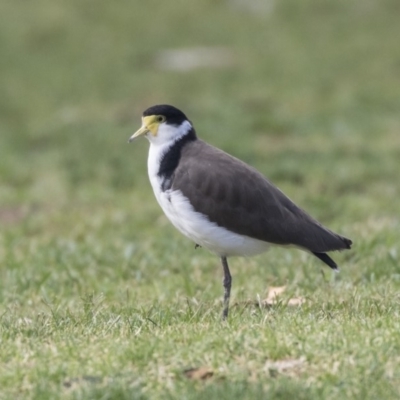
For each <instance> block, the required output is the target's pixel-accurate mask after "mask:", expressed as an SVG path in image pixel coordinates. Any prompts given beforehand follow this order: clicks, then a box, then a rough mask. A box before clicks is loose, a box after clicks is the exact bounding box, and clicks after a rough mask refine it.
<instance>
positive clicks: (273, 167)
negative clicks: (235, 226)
mask: <svg viewBox="0 0 400 400" xmlns="http://www.w3.org/2000/svg"><path fill="white" fill-rule="evenodd" d="M399 15H400V3H399V2H398V1H397V0H381V1H378V0H371V1H366V0H354V1H345V0H339V1H336V2H328V1H324V0H306V1H302V2H299V1H296V0H282V1H279V2H278V1H274V0H268V1H265V2H262V1H258V0H248V1H241V0H224V1H193V2H183V1H176V2H156V1H154V0H149V1H146V2H143V1H139V0H135V1H126V0H117V1H114V2H110V1H106V0H97V1H96V2H94V1H89V0H69V1H68V2H67V1H61V0H56V1H54V0H53V1H50V0H37V1H35V2H24V1H21V0H4V1H2V2H1V4H0V92H1V96H0V317H1V318H0V361H1V362H0V399H214V398H218V399H220V400H221V399H262V398H277V399H345V398H348V399H397V398H399V397H400V201H399V197H400V113H399V110H400V46H399V38H400V24H399V22H398V20H399ZM185 52H186V53H185ZM182 54H183V57H182ZM199 54H200V56H199ZM177 60H178V61H177ZM157 103H169V104H173V105H175V106H177V107H179V108H181V109H183V111H185V113H186V114H187V115H188V116H189V118H190V119H191V120H192V121H193V123H194V125H195V127H196V129H197V132H198V135H199V136H200V137H201V138H203V139H204V140H206V141H208V142H209V143H211V144H213V145H215V146H218V147H220V148H222V149H224V150H225V151H227V152H229V153H231V154H233V155H235V156H236V157H239V158H241V159H242V160H244V161H246V162H247V163H249V164H251V165H252V166H254V167H256V168H257V169H258V170H260V171H261V172H262V173H263V174H265V175H266V176H268V178H269V179H270V180H272V181H273V182H274V183H275V184H276V185H277V186H279V187H280V188H281V189H282V190H283V191H284V192H285V193H286V194H288V195H289V196H290V197H291V198H292V199H293V200H295V202H296V203H298V204H299V205H300V206H302V207H304V208H305V209H306V210H307V211H308V212H309V213H310V214H312V215H313V216H314V217H316V218H318V219H319V220H320V221H321V222H323V223H324V224H325V225H327V226H328V227H330V228H331V229H333V230H335V231H337V232H338V233H340V234H342V235H344V236H347V237H349V238H351V239H352V240H353V242H354V246H353V249H352V250H351V251H346V252H343V253H336V254H331V255H332V257H333V258H334V259H335V260H336V261H337V263H338V264H339V266H340V269H341V272H340V273H339V274H335V273H333V272H331V271H330V270H329V268H327V267H326V266H324V265H323V264H322V263H321V262H319V261H318V260H317V259H314V258H312V257H311V256H310V255H308V254H306V253H302V252H300V251H298V250H287V249H282V248H275V249H272V250H271V251H269V252H268V253H265V254H263V255H261V256H258V257H254V258H249V259H241V258H236V259H233V258H232V259H231V260H230V266H231V272H232V275H233V290H232V303H231V304H232V308H231V314H230V316H229V319H228V321H227V322H226V323H224V322H222V321H221V311H222V293H223V290H222V284H221V281H222V271H221V267H220V265H219V260H218V258H217V257H215V256H214V255H212V254H209V253H208V252H207V251H206V250H204V249H197V250H195V249H194V244H193V243H191V242H190V241H189V240H187V239H186V238H184V237H183V236H181V235H180V234H179V233H178V232H177V231H175V230H174V228H173V227H172V226H171V225H170V224H169V222H168V221H167V220H166V218H165V217H164V216H163V214H162V211H161V209H160V208H159V206H158V205H157V203H156V200H155V198H154V196H153V193H152V190H151V187H150V184H149V182H148V178H147V167H146V159H147V151H148V143H146V141H145V140H142V141H140V142H135V143H133V144H130V145H128V144H127V139H128V138H129V136H130V135H131V134H132V133H133V132H134V131H135V130H136V129H137V128H138V127H139V126H140V116H141V113H142V111H143V110H144V109H145V108H147V107H148V106H150V105H153V104H157ZM271 288H285V290H284V291H283V293H281V294H280V295H279V296H278V297H276V298H274V299H272V300H271V292H272V291H273V289H271ZM265 299H269V300H268V301H267V302H265ZM292 303H295V304H292ZM297 303H301V304H297Z"/></svg>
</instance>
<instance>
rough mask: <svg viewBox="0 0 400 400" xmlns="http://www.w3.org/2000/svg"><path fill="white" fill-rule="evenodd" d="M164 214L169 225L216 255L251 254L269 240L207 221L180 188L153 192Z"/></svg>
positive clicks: (255, 252)
mask: <svg viewBox="0 0 400 400" xmlns="http://www.w3.org/2000/svg"><path fill="white" fill-rule="evenodd" d="M156 197H157V200H158V201H159V203H160V206H161V208H162V209H163V211H164V213H165V215H166V216H167V217H168V219H169V220H170V221H171V222H172V224H173V225H174V226H175V227H176V228H177V229H178V230H179V231H180V232H182V233H183V234H184V235H185V236H187V237H188V238H189V239H191V240H193V241H194V242H195V243H197V244H199V245H200V246H202V247H205V248H207V249H209V250H210V251H212V252H213V253H216V254H218V255H219V256H224V257H228V256H251V255H255V254H259V253H262V252H264V251H266V250H267V249H268V246H269V245H268V243H267V242H263V241H261V240H257V239H252V238H250V237H248V236H242V235H238V234H236V233H233V232H230V231H228V230H227V229H225V228H222V227H220V226H218V225H217V224H215V223H214V222H210V221H209V220H208V219H207V217H205V216H204V215H203V214H200V213H198V212H196V211H195V210H194V209H193V207H192V205H191V204H190V203H189V201H188V200H187V198H185V197H184V196H183V194H182V193H181V192H180V191H179V190H175V191H172V190H169V191H166V192H161V193H158V196H157V194H156Z"/></svg>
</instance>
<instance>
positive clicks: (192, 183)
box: [129, 105, 352, 319]
mask: <svg viewBox="0 0 400 400" xmlns="http://www.w3.org/2000/svg"><path fill="white" fill-rule="evenodd" d="M140 136H145V137H146V138H147V139H148V140H149V142H150V150H149V156H148V163H147V166H148V174H149V178H150V183H151V186H152V187H153V190H154V194H155V196H156V199H157V201H158V203H159V204H160V206H161V208H162V209H163V211H164V213H165V215H166V216H167V217H168V219H169V220H170V221H171V222H172V224H173V225H174V226H175V227H176V228H177V229H178V230H179V231H180V232H182V233H183V234H184V235H185V236H187V237H188V238H189V239H191V240H193V242H194V243H195V244H196V246H197V245H199V246H202V247H205V248H207V249H208V250H210V251H211V252H213V253H215V254H217V255H218V256H219V257H220V259H221V263H222V267H223V272H224V279H223V286H224V307H223V318H224V319H225V318H226V317H227V315H228V310H229V298H230V291H231V283H232V278H231V274H230V271H229V267H228V262H227V258H228V257H230V256H251V255H255V254H259V253H262V252H264V251H266V250H267V249H268V248H269V247H270V246H271V245H280V246H291V247H297V248H299V249H301V250H306V251H308V252H310V253H311V254H313V255H314V256H316V257H318V258H319V259H320V260H321V261H323V262H324V263H325V264H327V265H328V266H329V267H330V268H332V269H334V270H337V269H338V268H337V265H336V263H335V262H334V261H333V260H332V259H331V258H330V257H329V256H328V255H327V254H326V252H329V251H333V250H343V249H350V247H351V244H352V241H351V240H350V239H347V238H345V237H343V236H340V235H338V234H336V233H334V232H332V231H330V230H329V229H327V228H325V227H324V226H322V225H321V224H320V223H319V222H318V221H316V220H315V219H313V218H312V217H311V216H309V215H308V214H307V213H306V212H305V211H303V210H302V209H301V208H300V207H298V206H296V204H294V203H293V202H292V201H291V200H290V199H289V198H288V197H287V196H285V195H284V194H283V193H282V192H281V191H280V190H279V189H278V188H277V187H275V186H274V185H273V184H272V183H271V182H269V181H268V180H267V179H266V178H265V177H264V176H263V175H261V174H260V173H259V172H258V171H256V170H255V169H254V168H252V167H250V166H249V165H247V164H245V163H244V162H242V161H240V160H238V159H237V158H235V157H232V156H230V155H229V154H227V153H225V152H223V151H222V150H219V149H217V148H215V147H213V146H210V145H209V144H207V143H205V142H203V141H202V140H200V139H198V138H197V135H196V131H195V129H194V127H193V124H192V123H191V122H190V121H189V119H188V118H187V117H186V115H185V114H184V113H183V112H182V111H180V110H178V109H177V108H175V107H173V106H170V105H156V106H153V107H150V108H148V109H147V110H146V111H144V113H143V116H142V126H141V128H140V129H139V130H138V131H137V132H136V133H135V134H133V135H132V136H131V138H130V139H129V141H130V142H131V141H133V140H134V139H136V138H138V137H140Z"/></svg>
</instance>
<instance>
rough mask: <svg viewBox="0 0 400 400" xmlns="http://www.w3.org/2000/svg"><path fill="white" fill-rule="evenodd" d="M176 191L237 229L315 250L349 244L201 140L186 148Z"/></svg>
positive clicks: (175, 179)
mask: <svg viewBox="0 0 400 400" xmlns="http://www.w3.org/2000/svg"><path fill="white" fill-rule="evenodd" d="M172 188H173V189H179V190H180V191H181V192H182V193H183V194H184V195H185V196H186V197H188V198H189V201H190V202H191V204H192V206H193V207H194V209H195V210H196V211H198V212H200V213H202V214H204V215H208V218H209V220H210V221H212V222H215V223H216V224H218V225H219V226H223V227H225V228H227V229H229V230H231V231H233V232H235V233H238V234H241V235H246V236H249V237H252V238H255V239H259V240H263V241H266V242H269V243H274V244H280V245H295V246H299V247H302V248H304V249H307V250H310V251H312V252H325V251H331V250H340V249H345V248H350V245H351V241H350V240H349V239H346V238H344V237H342V236H339V235H337V234H335V233H334V232H332V231H330V230H328V229H327V228H325V227H323V226H322V225H321V224H320V223H319V222H318V221H316V220H315V219H313V218H312V217H310V216H309V215H308V214H307V213H306V212H305V211H303V210H302V209H301V208H299V207H298V206H296V205H295V204H294V203H293V202H292V201H291V200H290V199H289V198H288V197H287V196H285V195H284V194H283V193H282V192H281V191H280V190H279V189H278V188H277V187H275V186H274V185H273V184H272V183H270V182H269V181H268V180H267V179H266V178H265V177H264V176H262V175H261V174H260V173H259V172H258V171H256V170H255V169H254V168H252V167H250V166H248V165H247V164H245V163H243V162H242V161H240V160H238V159H236V158H234V157H232V156H230V155H229V154H227V153H225V152H223V151H221V150H219V149H217V148H215V147H212V146H210V145H208V144H206V143H205V142H203V141H201V140H196V141H193V142H190V143H188V144H187V145H185V146H184V147H183V148H182V154H181V159H180V163H179V165H178V167H177V168H176V170H175V173H174V176H173V182H172Z"/></svg>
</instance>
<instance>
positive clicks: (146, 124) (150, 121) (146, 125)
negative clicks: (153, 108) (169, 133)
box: [128, 115, 160, 143]
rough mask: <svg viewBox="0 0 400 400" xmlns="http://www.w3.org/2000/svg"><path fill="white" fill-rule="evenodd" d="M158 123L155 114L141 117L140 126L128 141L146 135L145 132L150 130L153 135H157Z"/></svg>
mask: <svg viewBox="0 0 400 400" xmlns="http://www.w3.org/2000/svg"><path fill="white" fill-rule="evenodd" d="M159 125H160V123H159V122H158V121H157V116H156V115H149V116H147V117H143V118H142V126H141V127H140V129H139V130H138V131H136V132H135V133H134V134H133V135H132V136H131V137H130V138H129V141H128V142H129V143H131V142H133V141H134V140H135V139H136V138H138V137H140V136H143V135H146V133H149V132H151V133H152V135H153V136H156V135H157V131H158V126H159Z"/></svg>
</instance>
